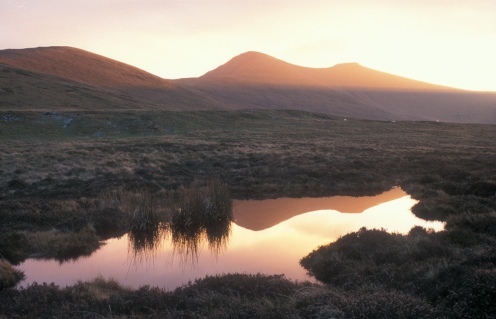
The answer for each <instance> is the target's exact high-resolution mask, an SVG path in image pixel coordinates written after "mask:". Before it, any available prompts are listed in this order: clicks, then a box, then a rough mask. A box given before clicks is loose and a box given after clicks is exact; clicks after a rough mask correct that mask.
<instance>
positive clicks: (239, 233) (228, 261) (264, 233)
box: [19, 189, 443, 289]
mask: <svg viewBox="0 0 496 319" xmlns="http://www.w3.org/2000/svg"><path fill="white" fill-rule="evenodd" d="M401 192H402V191H401V190H400V189H394V190H392V193H390V192H387V193H385V194H381V195H379V196H382V197H380V198H383V199H385V201H386V202H385V203H382V204H379V203H377V205H374V203H372V201H373V199H372V198H365V201H367V202H368V203H367V204H366V205H363V206H361V207H358V206H356V207H357V208H359V209H360V210H359V211H361V213H341V212H340V211H338V210H337V209H335V208H337V206H336V207H335V208H334V209H332V208H331V209H325V208H326V207H322V206H319V205H316V204H315V203H316V201H314V202H313V204H311V205H310V204H308V203H306V204H305V203H304V201H305V200H302V202H301V203H293V204H292V205H288V206H286V207H285V208H284V209H281V211H280V212H281V214H280V215H279V216H278V217H277V219H271V216H270V215H271V214H270V211H267V210H265V208H264V207H266V206H265V205H267V204H266V203H267V202H266V201H258V204H259V205H260V206H259V207H261V208H260V210H259V211H260V212H261V213H259V215H254V216H252V217H251V218H252V219H258V218H259V219H266V220H265V221H263V222H260V223H258V224H256V227H253V228H260V230H256V231H255V230H252V229H250V227H252V226H253V225H255V224H254V223H255V221H254V220H250V218H249V217H250V215H251V213H250V211H245V210H243V209H241V208H242V207H243V205H245V204H246V202H245V201H234V213H233V217H234V219H235V222H234V223H227V222H223V223H218V224H219V228H215V227H210V225H207V226H205V227H203V228H196V229H195V228H193V229H191V230H190V232H184V231H183V230H176V232H174V231H173V230H172V228H167V227H165V228H162V231H163V232H162V233H160V234H161V235H160V236H158V237H156V238H159V241H158V244H157V242H154V243H155V244H154V245H151V241H147V240H148V239H143V238H141V237H136V236H135V235H131V234H128V235H125V236H123V237H121V238H119V239H111V240H109V241H107V244H106V245H104V246H103V247H102V248H101V249H100V250H98V251H97V252H96V253H95V254H93V255H92V256H91V257H89V258H84V259H81V260H79V261H78V262H75V263H67V264H63V265H58V264H57V263H56V262H51V261H38V260H28V261H26V262H25V263H23V264H22V265H21V266H20V267H19V268H20V269H21V270H23V271H25V274H26V276H27V279H26V281H25V282H24V283H30V282H33V281H37V282H44V281H46V282H55V283H56V284H59V285H66V284H73V283H75V282H76V281H77V280H91V279H93V278H94V277H96V276H98V275H102V276H104V277H113V278H115V279H116V280H118V281H119V282H121V283H122V284H124V285H129V286H133V287H139V286H142V285H152V286H159V287H165V288H167V289H174V288H175V287H177V286H180V285H183V284H185V283H187V282H188V281H190V280H194V279H195V278H200V277H204V276H206V275H215V274H223V273H233V272H240V273H244V272H246V273H258V272H261V273H265V274H285V275H286V276H287V277H289V278H292V279H296V280H306V279H308V277H307V275H306V272H305V270H304V269H303V268H301V267H300V265H299V260H300V259H301V258H302V257H303V256H305V255H307V254H308V253H309V252H311V251H312V250H313V249H315V248H317V247H318V246H320V245H324V244H328V243H329V242H332V241H335V240H336V239H337V238H338V237H339V236H342V235H345V234H347V233H349V232H353V231H357V230H358V229H360V228H361V227H363V226H365V227H367V228H382V227H383V228H386V229H387V230H388V231H390V232H399V233H407V232H408V231H409V230H410V229H411V228H412V227H413V226H415V225H418V226H422V227H426V228H433V229H435V230H441V229H443V224H442V223H439V222H426V221H424V220H421V219H419V218H416V217H415V216H414V215H413V214H412V213H411V211H410V209H411V207H412V206H413V205H414V204H415V203H416V201H415V200H413V199H412V198H411V197H409V196H401V194H402V193H401ZM397 196H400V197H399V198H396V197H397ZM374 198H375V200H377V197H374ZM392 198H393V199H392ZM394 198H396V199H394ZM349 199H350V200H351V199H352V198H349ZM285 200H286V199H281V201H282V202H284V201H285ZM313 200H316V199H310V203H312V201H313ZM326 200H328V199H326ZM353 201H359V198H354V199H353ZM255 203H256V202H255V201H250V206H251V207H254V206H256V205H255ZM270 203H272V204H274V201H273V200H271V201H270ZM286 203H287V202H286ZM272 204H271V205H272ZM314 204H315V205H314ZM305 205H306V206H308V207H310V209H314V208H317V210H315V211H311V210H309V211H308V212H306V213H297V212H301V210H300V209H296V208H297V207H304V206H305ZM357 205H358V204H357ZM370 206H373V207H370ZM367 207H370V208H367ZM343 210H344V211H346V210H345V209H343ZM350 210H351V209H350ZM354 211H356V210H355V209H354ZM251 212H257V210H251ZM284 212H285V213H286V216H283V215H284V214H283V213H284ZM255 214H256V213H255ZM267 220H268V221H267ZM214 224H215V223H214ZM269 224H273V226H272V227H266V225H269ZM245 226H246V227H245ZM132 236H135V238H140V239H139V240H138V243H134V242H133V239H132V238H131V237H132ZM146 243H148V244H146ZM134 248H137V250H134ZM131 250H132V252H133V253H130V251H131ZM205 252H207V253H205ZM211 253H213V254H211ZM140 254H141V255H140ZM146 254H148V255H152V257H153V258H149V257H150V256H147V255H146ZM137 256H141V257H139V258H137ZM143 256H145V257H143ZM172 256H175V257H178V258H176V260H172ZM140 258H141V263H139V262H138V261H139V259H140ZM147 258H148V259H147ZM151 260H153V262H144V261H151ZM193 261H194V267H185V264H187V265H190V266H191V265H192V262H193Z"/></svg>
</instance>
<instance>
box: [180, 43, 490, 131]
mask: <svg viewBox="0 0 496 319" xmlns="http://www.w3.org/2000/svg"><path fill="white" fill-rule="evenodd" d="M176 82H177V83H179V84H182V85H185V86H187V87H189V88H191V89H195V90H197V91H200V92H203V93H205V94H209V95H210V96H213V97H215V98H216V99H218V100H220V101H221V102H222V103H224V104H228V105H231V106H240V107H242V108H243V107H244V108H270V109H299V110H306V111H311V112H322V113H327V114H334V115H339V116H344V117H357V118H363V119H374V120H429V121H446V122H464V123H489V124H493V123H496V94H495V93H484V92H470V91H464V90H458V89H454V88H449V87H445V86H440V85H435V84H430V83H425V82H421V81H416V80H411V79H407V78H404V77H400V76H396V75H392V74H388V73H384V72H380V71H376V70H373V69H370V68H366V67H363V66H361V65H359V64H357V63H344V64H338V65H336V66H333V67H330V68H306V67H301V66H297V65H293V64H290V63H287V62H284V61H282V60H279V59H276V58H273V57H271V56H268V55H266V54H262V53H258V52H247V53H243V54H241V55H239V56H237V57H234V58H233V59H231V60H230V61H228V62H227V63H226V64H224V65H221V66H219V67H218V68H216V69H214V70H212V71H210V72H207V73H206V74H204V75H203V76H201V77H199V78H190V79H180V80H177V81H176Z"/></svg>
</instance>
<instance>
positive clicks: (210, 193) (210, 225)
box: [170, 179, 233, 258]
mask: <svg viewBox="0 0 496 319" xmlns="http://www.w3.org/2000/svg"><path fill="white" fill-rule="evenodd" d="M232 218H233V217H232V199H231V195H230V192H229V188H228V186H227V185H226V184H225V183H223V182H222V181H220V180H218V179H212V180H210V181H208V182H207V183H206V184H200V183H198V182H196V183H193V184H192V185H190V186H188V187H182V188H181V189H180V190H179V191H178V195H177V198H176V200H175V205H174V211H173V213H172V216H171V223H170V225H171V231H172V241H173V242H174V244H175V246H176V247H177V249H178V250H179V251H182V252H184V253H185V254H186V255H189V254H191V256H192V257H193V258H194V255H196V254H197V251H198V246H199V243H200V241H201V239H202V238H203V237H204V236H205V237H206V239H207V241H208V244H209V247H210V249H211V250H212V252H214V253H218V252H219V251H220V250H221V248H222V247H224V246H225V245H226V244H227V238H228V236H229V234H230V230H231V228H230V227H231V221H232Z"/></svg>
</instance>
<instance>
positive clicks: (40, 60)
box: [0, 47, 220, 109]
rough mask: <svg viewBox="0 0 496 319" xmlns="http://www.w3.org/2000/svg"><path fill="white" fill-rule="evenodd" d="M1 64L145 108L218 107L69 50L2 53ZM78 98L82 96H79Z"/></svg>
mask: <svg viewBox="0 0 496 319" xmlns="http://www.w3.org/2000/svg"><path fill="white" fill-rule="evenodd" d="M0 64H3V65H4V66H8V67H11V68H16V69H20V70H24V71H27V72H33V73H36V74H38V75H40V76H41V75H43V76H51V77H52V79H55V78H56V79H58V80H57V81H58V82H60V81H61V79H63V80H65V81H68V82H71V83H78V85H82V86H85V87H87V88H88V87H91V88H93V89H94V90H100V91H102V90H105V91H107V92H108V93H111V95H115V94H117V95H120V96H122V95H124V96H127V97H128V98H129V99H132V100H136V101H141V103H142V104H143V105H144V106H145V107H155V108H157V107H161V108H165V109H178V108H179V109H202V108H219V107H220V106H219V105H217V104H216V102H214V101H212V100H211V99H209V98H208V97H205V96H202V95H201V94H197V93H195V92H192V91H191V90H188V89H186V88H184V87H182V86H180V85H178V84H176V83H174V82H173V81H171V80H166V79H162V78H160V77H158V76H155V75H153V74H150V73H148V72H145V71H143V70H140V69H138V68H136V67H133V66H130V65H128V64H125V63H122V62H118V61H115V60H112V59H109V58H106V57H103V56H101V55H97V54H94V53H91V52H87V51H84V50H80V49H76V48H71V47H41V48H31V49H9V50H2V51H0ZM12 75H15V73H14V74H12ZM11 80H13V79H11ZM63 80H62V81H63ZM17 82H19V81H17ZM40 85H41V86H43V84H40ZM64 92H65V91H64V90H62V91H60V92H59V93H60V96H61V97H62V96H63V95H64V94H65V93H64ZM52 93H54V92H53V91H52ZM80 98H82V99H84V98H85V97H84V96H80ZM33 102H36V101H33Z"/></svg>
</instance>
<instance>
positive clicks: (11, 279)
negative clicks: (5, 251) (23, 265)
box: [0, 258, 24, 290]
mask: <svg viewBox="0 0 496 319" xmlns="http://www.w3.org/2000/svg"><path fill="white" fill-rule="evenodd" d="M23 279H24V273H23V272H22V271H20V270H17V269H15V268H14V267H12V265H11V264H10V263H9V262H8V261H7V260H5V259H3V258H2V259H0V290H2V288H10V287H14V286H15V285H17V283H18V282H20V281H21V280H23Z"/></svg>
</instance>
